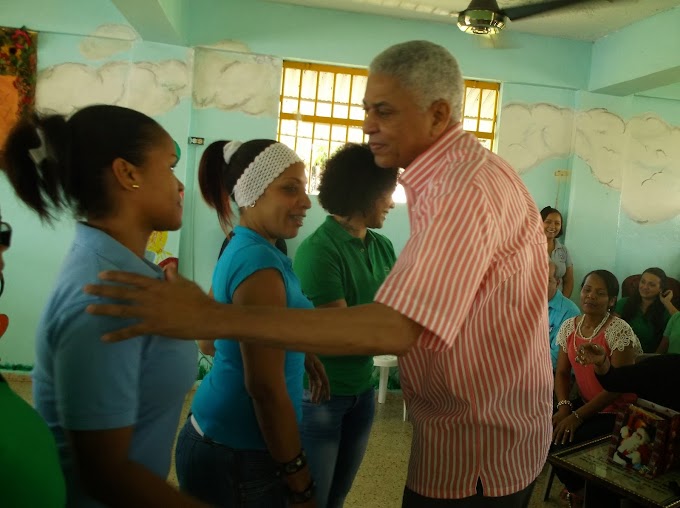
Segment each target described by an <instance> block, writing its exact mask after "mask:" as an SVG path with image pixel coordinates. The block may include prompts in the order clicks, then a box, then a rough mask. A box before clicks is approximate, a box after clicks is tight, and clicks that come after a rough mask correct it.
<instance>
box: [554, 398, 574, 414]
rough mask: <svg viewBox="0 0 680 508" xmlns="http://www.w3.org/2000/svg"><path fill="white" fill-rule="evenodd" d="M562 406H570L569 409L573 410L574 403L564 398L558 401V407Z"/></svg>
mask: <svg viewBox="0 0 680 508" xmlns="http://www.w3.org/2000/svg"><path fill="white" fill-rule="evenodd" d="M560 406H569V409H571V410H572V411H573V410H574V405H573V404H572V403H571V401H570V400H568V399H564V400H561V401H559V402H558V403H557V409H559V408H560Z"/></svg>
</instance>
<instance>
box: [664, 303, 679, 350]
mask: <svg viewBox="0 0 680 508" xmlns="http://www.w3.org/2000/svg"><path fill="white" fill-rule="evenodd" d="M663 335H664V337H668V352H669V353H676V354H677V353H680V312H676V313H675V314H673V315H672V316H671V318H670V319H669V320H668V324H667V325H666V330H664V332H663Z"/></svg>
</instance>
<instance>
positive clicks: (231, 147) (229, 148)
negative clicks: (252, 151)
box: [222, 141, 243, 164]
mask: <svg viewBox="0 0 680 508" xmlns="http://www.w3.org/2000/svg"><path fill="white" fill-rule="evenodd" d="M242 144H243V143H242V142H241V141H229V143H226V144H225V145H224V148H222V156H223V157H224V162H226V163H227V164H229V162H230V161H231V158H232V157H233V156H234V154H235V153H236V152H237V151H238V149H239V148H241V145H242Z"/></svg>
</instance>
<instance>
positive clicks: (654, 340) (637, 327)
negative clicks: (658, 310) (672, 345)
mask: <svg viewBox="0 0 680 508" xmlns="http://www.w3.org/2000/svg"><path fill="white" fill-rule="evenodd" d="M627 301H628V297H626V298H621V299H620V300H619V301H618V302H616V307H615V308H614V312H616V313H617V314H618V315H619V316H621V315H622V314H623V307H625V305H626V302H627ZM663 315H664V322H666V323H667V322H668V320H669V319H670V317H671V315H670V314H669V313H668V311H667V310H665V309H664V314H663ZM628 324H629V325H630V327H631V328H632V329H633V331H634V332H635V335H637V338H638V339H640V345H641V346H642V351H644V352H645V353H655V352H656V349H657V348H658V347H659V343H660V342H661V337H655V336H654V328H652V323H650V322H649V320H648V319H647V318H646V317H645V316H644V315H643V314H642V312H641V311H640V309H639V308H638V309H637V311H636V312H635V315H634V316H633V318H632V319H631V320H630V321H628Z"/></svg>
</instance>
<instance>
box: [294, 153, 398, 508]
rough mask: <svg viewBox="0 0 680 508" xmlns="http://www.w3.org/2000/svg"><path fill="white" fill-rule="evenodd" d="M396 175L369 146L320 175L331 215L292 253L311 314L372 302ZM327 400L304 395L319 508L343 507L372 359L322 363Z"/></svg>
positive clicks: (387, 251)
mask: <svg viewBox="0 0 680 508" xmlns="http://www.w3.org/2000/svg"><path fill="white" fill-rule="evenodd" d="M396 184H397V170H396V169H384V168H380V167H378V166H377V165H376V164H375V162H374V160H373V154H372V153H371V150H370V149H369V148H368V146H367V145H357V144H348V145H345V146H344V147H343V148H341V149H340V150H339V151H338V152H336V153H335V154H334V155H333V156H332V157H331V158H330V159H329V160H328V161H327V162H326V166H325V168H324V172H323V173H322V174H321V182H320V185H319V203H320V204H321V206H322V207H323V208H324V209H325V210H326V211H327V212H328V213H329V214H330V215H329V216H328V217H326V221H325V222H324V223H323V224H321V226H319V228H318V229H316V231H314V232H313V233H312V234H311V235H310V236H309V237H307V238H306V239H305V240H304V241H303V242H302V244H301V245H300V247H298V250H297V252H296V254H295V261H294V265H293V267H294V269H295V273H296V274H297V276H298V277H299V278H300V282H301V284H302V290H303V291H304V293H305V295H306V296H307V297H308V298H309V299H310V300H311V301H312V303H314V306H315V307H351V306H353V305H361V304H365V303H371V302H372V301H373V297H374V296H375V293H376V291H377V290H378V288H379V287H380V285H381V284H382V283H383V281H384V280H385V278H386V277H387V274H388V273H389V271H390V270H391V269H392V266H393V265H394V263H395V261H396V255H395V253H394V248H393V247H392V243H391V242H390V241H389V240H388V239H387V238H386V237H384V236H382V235H379V234H378V233H375V232H374V231H371V229H369V228H381V227H382V225H383V222H384V221H385V217H386V216H387V214H388V213H389V211H390V209H392V208H394V202H393V201H392V193H393V192H394V188H395V186H396ZM320 359H321V361H322V362H323V364H324V367H325V369H326V373H327V374H328V379H329V381H330V393H331V397H330V399H329V400H325V401H321V402H320V403H318V404H315V403H314V402H313V397H312V394H310V393H309V392H306V394H305V398H304V399H303V406H302V425H301V427H300V432H301V435H302V442H303V445H304V448H305V451H306V452H307V458H308V461H309V467H310V470H311V472H312V476H313V477H314V480H315V481H316V486H317V490H316V497H317V502H318V506H319V508H338V507H342V506H343V503H344V501H345V497H346V496H347V494H348V492H349V490H350V488H351V486H352V482H353V481H354V476H355V475H356V473H357V471H358V470H359V466H360V465H361V461H362V459H363V457H364V453H365V451H366V446H367V444H368V437H369V434H370V432H371V425H372V424H373V414H374V412H375V393H374V390H373V385H372V383H371V376H372V374H373V357H371V356H334V357H331V356H328V357H323V356H320Z"/></svg>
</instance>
